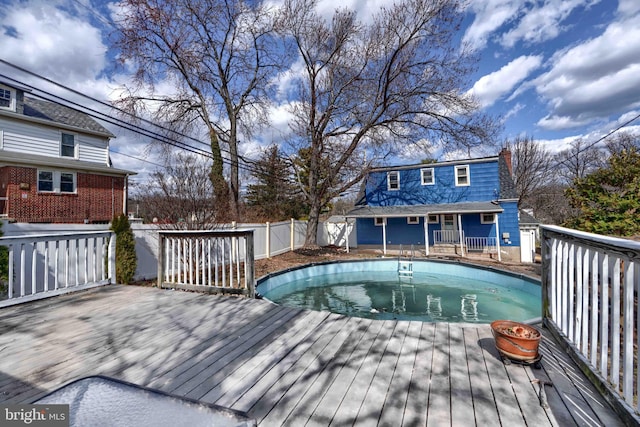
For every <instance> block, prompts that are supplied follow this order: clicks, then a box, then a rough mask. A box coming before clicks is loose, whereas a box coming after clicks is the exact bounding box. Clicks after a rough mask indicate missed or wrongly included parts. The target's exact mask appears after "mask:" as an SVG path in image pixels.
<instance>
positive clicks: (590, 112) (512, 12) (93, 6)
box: [0, 0, 640, 171]
mask: <svg viewBox="0 0 640 427" xmlns="http://www.w3.org/2000/svg"><path fill="white" fill-rule="evenodd" d="M274 1H275V0H274ZM385 3H386V2H385V1H384V0H375V1H364V0H320V1H319V6H318V7H319V10H320V12H321V13H322V14H324V15H326V16H328V15H330V14H331V13H332V11H333V10H334V9H335V8H336V7H337V6H348V7H352V8H354V9H356V10H358V11H359V12H360V13H361V14H362V16H365V15H366V14H367V11H369V10H372V9H373V8H375V7H377V6H379V5H381V4H385ZM116 8H117V7H116V5H115V3H114V2H109V1H96V0H3V1H2V4H1V5H0V22H1V25H2V28H1V29H0V58H2V59H4V60H6V61H9V62H11V63H14V64H18V65H20V66H22V67H25V68H27V69H29V70H32V71H35V72H37V73H39V74H42V75H44V76H46V77H48V78H50V79H52V80H54V81H57V82H60V83H63V84H65V85H68V86H70V87H72V88H74V89H76V90H78V91H80V92H82V93H86V94H88V95H91V96H93V97H96V98H99V99H102V100H106V101H109V100H113V99H114V98H115V97H116V96H117V90H116V89H117V87H118V85H119V84H120V83H122V82H126V81H127V80H128V76H127V75H126V73H125V72H124V71H122V70H120V71H114V70H115V68H114V66H113V62H114V61H113V60H114V57H115V54H116V53H115V52H110V51H109V49H108V46H109V40H108V38H109V34H110V32H111V31H113V27H112V26H111V25H112V24H111V22H110V17H111V16H112V13H113V12H114V10H116ZM463 24H464V25H463V28H462V30H461V31H462V32H461V34H460V39H461V40H463V41H464V42H467V43H469V44H470V45H471V46H473V47H474V48H475V49H476V50H477V52H478V53H479V56H480V64H479V67H478V71H477V72H476V74H475V75H474V76H473V79H472V84H471V85H470V87H469V88H467V89H468V90H469V91H471V92H472V93H473V94H474V95H475V96H476V97H477V99H478V100H479V101H480V102H481V104H482V106H483V108H484V109H485V110H486V111H487V112H489V113H491V114H494V115H496V117H500V118H501V120H503V122H504V133H503V135H502V137H503V138H513V137H515V136H518V135H531V136H533V137H534V138H536V139H537V140H540V141H543V142H544V143H545V144H547V145H548V146H549V147H550V148H552V149H554V150H559V149H561V148H564V147H566V145H567V144H568V143H569V142H570V141H571V140H573V139H575V138H577V137H583V138H585V139H586V140H587V141H591V140H596V139H597V138H598V137H599V136H601V135H603V134H604V133H606V132H607V131H609V130H611V129H613V128H615V127H617V126H619V125H620V124H621V123H624V122H625V121H627V120H629V119H631V118H633V117H635V116H636V115H638V114H640V42H639V41H640V1H639V0H620V1H617V2H616V1H614V0H470V5H469V7H468V9H467V12H466V15H465V19H464V21H463ZM0 73H1V74H4V75H8V76H13V77H15V78H17V79H20V80H23V81H28V82H31V83H32V84H33V85H35V86H38V87H45V86H44V84H43V83H42V82H37V81H36V80H33V79H30V78H29V77H28V76H24V75H22V74H21V73H19V72H16V70H14V69H11V68H9V67H7V66H4V65H2V64H0ZM1 79H2V77H0V80H1ZM49 88H50V86H49ZM52 90H55V88H53V89H52ZM280 112H281V113H282V114H276V115H274V117H276V118H277V120H279V121H280V123H274V126H280V127H282V126H286V122H285V121H284V120H285V118H286V114H285V113H284V109H283V108H280ZM639 125H640V121H638V120H636V121H634V122H633V123H631V125H630V126H629V129H630V130H637V129H640V128H639V127H638V126H639ZM110 129H113V128H110ZM113 132H114V133H115V134H116V135H117V136H118V138H116V139H115V140H113V141H112V151H113V152H114V154H113V156H112V157H113V160H114V165H115V166H116V167H122V168H125V169H131V170H136V171H145V170H152V169H154V168H155V166H154V165H153V164H151V163H144V162H141V161H139V160H136V159H135V158H133V157H139V158H146V159H147V160H150V161H153V157H152V156H149V155H148V153H146V152H145V150H144V148H145V146H146V144H147V142H148V141H145V140H144V139H143V138H135V137H131V135H127V134H126V133H125V132H123V131H119V130H117V129H113ZM245 144H246V145H245V146H244V147H243V151H245V152H246V151H253V152H255V151H256V148H257V145H258V142H257V141H248V142H246V143H245ZM118 152H120V153H123V154H126V155H128V156H133V157H127V156H124V155H118V154H117V153H118Z"/></svg>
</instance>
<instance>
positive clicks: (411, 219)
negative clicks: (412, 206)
mask: <svg viewBox="0 0 640 427" xmlns="http://www.w3.org/2000/svg"><path fill="white" fill-rule="evenodd" d="M407 224H420V218H419V217H417V216H408V217H407Z"/></svg>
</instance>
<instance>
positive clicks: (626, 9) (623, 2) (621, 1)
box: [618, 0, 640, 16]
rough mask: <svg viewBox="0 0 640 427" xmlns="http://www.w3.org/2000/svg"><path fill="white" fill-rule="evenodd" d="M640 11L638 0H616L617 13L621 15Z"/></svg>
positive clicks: (629, 14)
mask: <svg viewBox="0 0 640 427" xmlns="http://www.w3.org/2000/svg"><path fill="white" fill-rule="evenodd" d="M638 12H640V2H639V1H638V0H618V13H620V14H621V15H623V16H631V15H634V14H636V13H638Z"/></svg>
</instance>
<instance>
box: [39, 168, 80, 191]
mask: <svg viewBox="0 0 640 427" xmlns="http://www.w3.org/2000/svg"><path fill="white" fill-rule="evenodd" d="M38 191H40V192H43V193H75V192H76V174H75V173H73V172H59V171H38Z"/></svg>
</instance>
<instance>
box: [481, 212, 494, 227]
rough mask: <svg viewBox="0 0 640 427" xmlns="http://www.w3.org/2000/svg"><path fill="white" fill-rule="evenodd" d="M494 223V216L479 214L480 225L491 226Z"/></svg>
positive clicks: (491, 214)
mask: <svg viewBox="0 0 640 427" xmlns="http://www.w3.org/2000/svg"><path fill="white" fill-rule="evenodd" d="M494 222H496V214H493V213H483V214H480V224H493V223H494Z"/></svg>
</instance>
